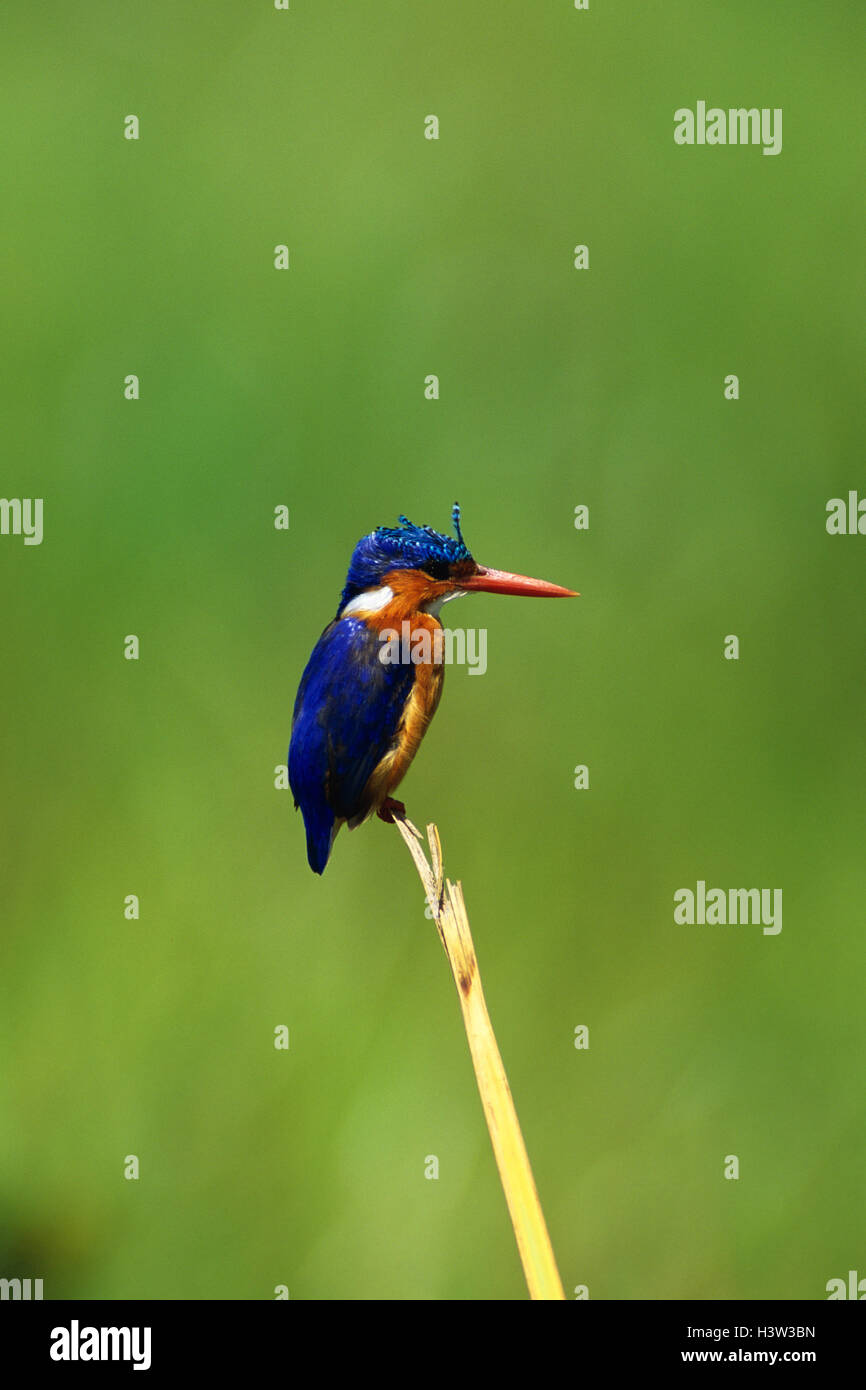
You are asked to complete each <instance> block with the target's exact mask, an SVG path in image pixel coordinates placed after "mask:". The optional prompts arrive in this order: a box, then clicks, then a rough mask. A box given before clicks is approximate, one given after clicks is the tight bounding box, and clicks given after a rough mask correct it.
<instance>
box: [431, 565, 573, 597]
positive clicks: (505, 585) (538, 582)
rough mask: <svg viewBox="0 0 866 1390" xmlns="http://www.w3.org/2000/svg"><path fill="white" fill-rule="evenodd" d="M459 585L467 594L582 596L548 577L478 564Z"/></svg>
mask: <svg viewBox="0 0 866 1390" xmlns="http://www.w3.org/2000/svg"><path fill="white" fill-rule="evenodd" d="M457 586H458V588H460V589H463V590H464V592H466V593H467V594H470V593H473V592H474V593H485V594H521V595H523V597H524V598H580V594H578V593H576V592H575V591H574V589H563V588H561V587H560V585H559V584H548V582H547V580H546V579H530V578H529V576H528V575H526V574H509V573H508V572H507V570H489V569H485V568H484V566H483V565H479V566H478V571H477V573H476V574H471V575H470V576H469V578H468V579H459V580H458V581H457Z"/></svg>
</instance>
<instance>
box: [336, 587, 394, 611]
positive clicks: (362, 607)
mask: <svg viewBox="0 0 866 1390" xmlns="http://www.w3.org/2000/svg"><path fill="white" fill-rule="evenodd" d="M393 597H394V590H393V589H391V588H389V586H388V585H387V584H385V585H384V586H383V587H382V588H381V589H365V590H364V592H363V593H362V594H358V595H356V597H355V598H353V599H350V600H349V602H348V603H347V604H346V606H345V608H343V609H341V611H340V617H341V618H348V617H349V616H350V614H352V613H379V612H381V610H382V609H383V608H387V607H388V604H389V603H390V602H391V600H392V598H393Z"/></svg>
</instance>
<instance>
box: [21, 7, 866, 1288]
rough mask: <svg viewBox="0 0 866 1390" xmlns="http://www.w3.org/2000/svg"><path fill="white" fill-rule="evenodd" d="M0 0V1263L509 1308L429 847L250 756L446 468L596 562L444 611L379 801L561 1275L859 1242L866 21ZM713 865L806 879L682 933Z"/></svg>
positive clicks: (270, 753) (775, 1284) (287, 715)
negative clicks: (438, 679)
mask: <svg viewBox="0 0 866 1390" xmlns="http://www.w3.org/2000/svg"><path fill="white" fill-rule="evenodd" d="M3 30H4V33H3V42H2V56H0V120H2V127H3V130H4V150H3V155H2V161H3V165H4V186H5V188H6V197H5V199H4V212H3V224H4V237H3V240H4V257H3V259H4V275H3V279H4V293H3V299H4V311H3V324H4V331H3V334H2V338H0V353H2V363H0V382H2V395H3V435H4V450H3V452H4V459H3V468H2V487H0V492H2V494H3V495H4V496H6V497H13V496H17V497H28V496H29V497H43V498H44V499H45V537H44V542H43V544H42V545H41V546H40V547H25V546H23V544H22V539H21V538H20V537H13V536H3V537H0V571H2V594H3V620H2V621H3V629H2V631H3V644H2V645H3V651H2V677H0V679H2V698H3V717H2V725H0V738H2V769H3V774H2V775H3V794H2V811H0V813H2V818H3V846H4V849H3V861H4V873H3V888H2V919H3V927H2V939H3V967H2V978H0V1006H2V1007H0V1027H2V1035H0V1044H2V1057H3V1065H2V1072H0V1175H2V1178H0V1232H2V1234H0V1275H3V1276H7V1277H9V1276H15V1275H17V1276H22V1277H28V1276H29V1277H42V1278H44V1280H45V1296H46V1297H48V1298H53V1297H84V1298H96V1297H107V1298H121V1299H122V1298H132V1297H146V1298H208V1299H210V1298H248V1299H268V1298H272V1297H273V1291H274V1288H275V1286H276V1285H278V1284H285V1285H287V1286H288V1288H289V1291H290V1294H291V1297H292V1298H328V1299H330V1298H352V1299H355V1298H388V1299H391V1298H424V1299H442V1298H521V1297H524V1296H525V1286H524V1283H523V1280H522V1275H521V1271H520V1266H519V1263H518V1259H517V1255H516V1250H515V1247H514V1242H513V1237H512V1234H511V1230H510V1226H509V1222H508V1217H507V1212H506V1208H505V1204H504V1200H503V1196H502V1192H501V1189H500V1187H499V1183H498V1178H497V1174H496V1169H495V1166H494V1163H493V1158H492V1154H491V1151H490V1145H489V1141H488V1137H487V1133H486V1130H485V1127H484V1122H483V1118H482V1113H481V1108H480V1105H479V1101H478V1096H477V1092H476V1089H475V1083H474V1078H473V1075H472V1071H471V1067H470V1063H469V1059H468V1052H467V1049H466V1044H465V1038H464V1036H463V1031H462V1027H461V1023H460V1017H459V1010H458V1006H457V1001H456V996H455V993H454V989H453V985H452V982H451V979H450V974H449V972H448V969H447V965H446V962H445V960H444V957H443V955H442V951H441V947H440V945H439V942H438V940H437V937H436V933H435V930H434V927H433V925H432V923H430V922H429V921H428V920H426V919H425V916H424V903H423V898H422V895H421V891H420V887H419V884H418V881H417V878H416V876H415V873H414V870H413V869H412V866H411V864H410V861H409V858H408V855H407V853H406V850H405V848H404V846H403V844H402V843H401V842H400V840H399V837H398V835H397V833H396V830H394V829H392V828H389V827H386V826H384V825H382V824H381V823H379V822H378V821H374V822H372V823H371V824H368V825H366V826H365V827H363V828H362V829H360V830H358V831H357V832H355V833H353V834H352V835H348V834H347V833H346V832H345V831H344V832H343V833H342V834H341V835H340V837H339V838H338V840H337V842H336V845H335V849H334V853H333V856H332V859H331V862H330V864H329V866H328V869H327V872H326V874H325V875H324V877H323V878H322V879H319V878H316V877H315V876H314V875H313V874H312V873H311V872H310V871H309V869H308V868H307V865H306V861H305V854H304V837H303V830H302V825H301V822H300V816H299V815H295V813H294V812H293V810H292V805H291V797H290V794H289V793H288V792H287V791H278V790H276V789H275V787H274V769H275V767H276V766H277V765H278V764H280V763H283V762H285V757H286V747H287V743H288V737H289V730H290V723H291V710H292V704H293V700H294V695H295V691H296V688H297V684H298V680H299V678H300V675H301V671H302V669H303V666H304V664H305V662H306V660H307V657H308V655H309V652H310V650H311V648H312V646H313V644H314V642H315V640H316V638H317V637H318V635H319V633H320V631H321V629H322V628H323V627H324V626H325V624H326V623H327V621H328V620H329V619H330V618H331V617H332V616H333V612H334V609H335V606H336V602H337V598H338V596H339V593H340V589H341V587H342V584H343V580H344V576H345V570H346V567H347V564H348V559H349V555H350V552H351V549H352V546H353V545H354V543H355V541H356V540H357V539H358V537H359V536H360V535H362V534H363V533H365V532H366V531H369V530H370V529H371V528H372V527H373V526H375V525H381V524H393V523H394V521H395V520H396V517H397V515H398V513H400V512H406V513H407V514H408V515H409V516H410V517H412V519H413V520H416V521H419V522H429V523H431V524H433V525H434V526H436V527H437V528H439V529H447V526H448V518H449V509H450V506H451V503H452V501H453V500H454V499H455V498H458V499H459V501H460V502H461V504H462V507H463V517H464V532H465V535H466V539H467V541H468V543H469V545H470V546H471V547H472V549H473V551H474V553H475V555H476V556H477V558H478V559H479V560H480V561H481V562H482V563H486V564H488V565H494V566H498V567H500V568H505V569H513V570H519V571H524V572H526V573H529V574H536V575H540V576H542V577H544V578H547V579H551V580H553V581H555V582H558V583H561V584H565V585H568V586H570V587H573V588H577V589H580V591H581V594H582V597H581V598H580V599H579V600H574V601H573V602H569V603H568V604H559V603H549V604H545V603H540V602H534V601H519V600H517V599H510V598H501V597H493V596H477V597H472V598H466V599H464V600H462V601H461V602H460V603H459V604H455V605H454V607H453V608H451V609H448V610H446V616H447V618H448V619H449V621H450V622H451V623H452V624H458V623H460V624H468V625H471V626H475V627H478V626H483V627H486V628H487V631H488V662H489V669H488V671H487V674H486V675H485V676H484V677H483V678H476V677H470V676H469V675H468V673H467V671H466V669H465V668H454V669H453V670H451V671H450V672H449V674H448V677H447V679H446V688H445V693H444V697H443V701H442V705H441V707H440V710H439V713H438V715H437V717H436V719H435V721H434V724H433V726H432V728H431V731H430V733H429V734H428V737H427V739H426V741H425V744H424V746H423V748H422V750H421V753H420V754H419V757H418V759H417V761H416V763H415V765H414V766H413V768H412V770H411V772H410V773H409V776H408V777H407V779H406V781H405V782H404V783H403V787H402V790H401V793H400V794H401V796H403V797H404V799H405V800H406V803H407V808H408V812H409V814H410V815H411V816H412V817H413V818H414V819H415V820H416V821H417V822H420V823H423V822H425V821H426V820H433V819H435V820H436V821H437V823H438V824H439V826H440V830H441V834H442V837H443V841H444V847H445V858H446V869H447V871H448V872H449V873H450V875H451V876H452V877H454V878H457V877H459V878H460V879H461V880H462V881H463V884H464V887H465V892H466V898H467V903H468V907H469V913H470V919H471V922H472V926H473V931H474V935H475V940H476V946H477V949H478V953H479V958H480V963H481V969H482V975H483V979H484V985H485V990H486V994H487V999H488V1004H489V1007H490V1011H491V1015H492V1018H493V1022H494V1026H495V1027H496V1031H497V1036H498V1040H499V1044H500V1048H501V1050H502V1053H503V1058H504V1061H505V1065H506V1068H507V1069H508V1073H509V1077H510V1081H511V1085H512V1090H513V1092H514V1096H515V1099H516V1103H517V1108H518V1112H519V1114H520V1117H521V1122H522V1125H523V1129H524V1134H525V1137H526V1141H527V1145H528V1148H529V1152H530V1155H531V1158H532V1161H533V1166H534V1170H535V1176H536V1180H537V1183H538V1187H539V1190H540V1194H541V1198H542V1202H543V1205H544V1208H545V1212H546V1216H547V1220H548V1225H549V1228H550V1232H551V1237H552V1240H553V1244H554V1247H555V1250H556V1254H557V1258H558V1262H559V1265H560V1269H561V1272H562V1277H563V1282H564V1284H565V1287H566V1292H567V1296H569V1295H570V1294H571V1293H572V1292H573V1290H574V1287H575V1285H578V1284H586V1285H588V1287H589V1292H590V1296H591V1297H592V1298H608V1299H633V1298H662V1299H677V1298H699V1299H709V1298H723V1299H727V1298H747V1299H761V1298H769V1297H781V1298H810V1299H811V1298H823V1297H826V1294H825V1285H826V1283H827V1281H828V1280H829V1279H831V1278H834V1277H837V1276H842V1277H845V1276H846V1275H847V1271H848V1270H849V1269H850V1268H857V1269H859V1270H860V1273H861V1274H866V1247H864V1242H863V1225H862V1175H863V1160H864V1130H863V1090H864V1087H863V1056H864V1030H866V1025H864V1016H863V969H864V963H866V962H864V946H863V937H864V932H863V927H864V921H863V903H864V895H866V867H864V857H863V788H864V778H866V756H864V742H863V691H864V676H866V655H864V640H863V562H864V550H866V539H864V538H863V537H850V536H848V537H830V536H828V534H827V532H826V530H825V507H826V503H827V501H828V500H829V499H830V498H831V497H837V496H842V497H845V496H847V493H848V490H849V489H852V488H854V489H856V488H858V487H859V488H860V489H861V490H863V491H866V476H864V473H863V468H862V452H861V435H862V415H861V413H860V408H859V404H858V401H857V391H858V387H859V382H860V370H861V366H862V361H863V342H862V336H863V334H862V323H863V315H862V280H861V281H859V282H858V273H859V261H860V251H861V246H862V219H863V204H862V196H861V186H860V184H861V177H862V165H863V148H862V143H863V142H862V138H861V125H862V123H861V122H859V120H855V117H854V112H855V111H856V110H857V109H859V92H860V90H861V84H862V73H861V72H859V71H858V66H859V60H858V52H859V51H862V40H863V32H862V7H861V6H860V5H859V4H855V3H850V4H849V3H832V4H825V5H816V4H813V3H804V2H803V0H801V3H794V4H786V5H784V6H782V5H779V4H777V3H773V2H771V0H763V2H762V3H755V0H739V2H738V3H730V4H727V5H725V6H724V7H720V6H718V5H717V4H696V3H685V0H678V3H670V4H665V5H659V4H634V3H632V4H629V5H627V6H624V5H616V4H613V3H603V0H592V4H591V8H590V10H589V11H588V12H585V13H583V12H578V11H576V10H574V9H573V7H571V5H570V4H569V3H568V0H560V2H559V3H541V4H534V5H527V4H526V3H524V0H505V2H504V3H498V4H496V5H481V4H478V3H474V4H469V5H467V4H466V3H465V0H446V2H445V3H439V4H437V5H435V6H433V5H428V4H419V3H414V4H407V3H406V0H390V3H375V4H370V5H364V6H361V5H355V4H348V3H342V4H337V3H327V0H315V3H313V0H309V2H308V3H305V0H292V8H291V10H290V11H288V12H287V13H284V12H277V11H275V10H274V9H273V7H272V5H271V4H270V3H269V2H268V0H260V3H243V4H242V3H227V2H226V0H211V2H210V3H208V4H201V3H199V4H177V3H173V2H172V0H158V2H157V3H155V2H153V0H151V2H150V3H148V4H146V5H138V6H118V5H116V4H113V3H108V0H106V2H105V3H87V4H84V5H81V6H76V7H72V6H51V5H49V6H44V5H33V4H25V3H22V2H21V0H19V3H7V4H6V5H4V9H3ZM699 99H702V100H706V101H707V102H708V104H710V105H713V104H718V105H721V106H723V107H727V106H739V105H745V106H757V107H781V108H783V111H784V127H783V149H782V153H781V154H780V155H778V156H777V157H775V158H772V157H765V156H763V155H762V154H761V151H760V149H759V148H751V147H746V148H732V147H726V148H697V147H695V148H680V147H678V146H676V145H675V144H674V141H673V113H674V110H675V109H676V108H677V107H680V106H691V107H692V108H694V106H695V104H696V102H697V101H698V100H699ZM130 113H135V114H137V115H138V116H139V119H140V122H141V134H140V139H139V140H138V142H133V141H128V140H126V139H124V138H123V120H124V117H125V116H126V115H127V114H130ZM428 114H436V115H437V116H438V117H439V120H440V123H441V130H440V139H439V140H438V142H432V141H428V140H425V139H424V136H423V130H424V118H425V116H427V115H428ZM283 242H284V243H286V244H287V245H288V246H289V247H290V253H291V268H290V269H289V270H288V271H287V272H277V271H276V270H275V269H274V267H273V254H274V250H273V249H274V247H275V245H277V244H278V243H283ZM577 243H585V244H587V245H588V246H589V248H590V268H589V270H587V271H583V272H578V271H576V270H575V269H574V268H573V265H572V260H573V247H574V246H575V245H576V244H577ZM732 372H733V373H736V374H737V375H738V376H739V378H740V399H739V400H738V401H726V400H725V399H724V395H723V385H724V378H725V376H726V375H727V374H728V373H732ZM128 373H136V374H138V375H139V376H140V381H141V399H140V400H139V401H137V402H130V401H127V400H125V399H124V396H123V382H124V378H125V376H126V375H127V374H128ZM428 373H436V374H438V375H439V377H440V382H441V398H440V399H439V400H438V401H427V400H425V398H424V390H423V386H424V378H425V376H427V374H428ZM581 503H583V504H586V505H588V506H589V508H590V526H589V529H588V530H587V531H577V530H575V528H574V524H573V516H574V508H575V506H576V505H578V504H581ZM279 504H285V505H287V506H288V507H289V508H290V513H291V525H290V529H289V530H288V531H277V530H275V529H274V526H273V514H274V507H275V506H277V505H279ZM129 633H135V634H137V635H138V636H139V638H140V642H141V658H140V660H139V661H138V662H130V661H126V660H124V659H123V639H124V637H125V636H126V634H129ZM727 634H736V635H737V636H738V637H739V640H740V659H739V660H738V661H729V660H725V659H724V658H723V643H724V638H725V636H726V635H727ZM578 763H585V764H587V765H588V767H589V770H590V787H589V789H588V790H585V791H576V790H575V789H574V787H573V769H574V767H575V766H576V765H577V764H578ZM698 879H704V880H706V881H707V883H708V884H709V885H714V886H722V887H725V888H728V887H738V886H743V887H746V886H748V887H752V886H756V887H765V888H771V889H772V888H782V889H783V895H784V926H783V930H782V932H781V934H780V935H778V936H775V937H770V936H764V935H763V934H762V932H761V930H760V927H757V926H744V927H733V928H722V927H697V926H693V927H688V926H677V925H676V924H675V923H674V921H673V893H674V891H675V890H676V889H677V888H680V887H684V886H691V887H692V888H694V886H695V883H696V881H697V880H698ZM129 893H136V894H138V895H140V900H141V918H140V920H139V921H137V922H136V921H133V922H130V921H127V920H125V917H124V910H123V908H124V898H125V896H126V895H127V894H129ZM278 1024H286V1025H287V1026H288V1027H289V1029H290V1037H291V1046H290V1049H289V1051H288V1052H280V1051H276V1050H275V1049H274V1047H273V1030H274V1027H275V1026H276V1025H278ZM578 1024H586V1025H587V1026H588V1028H589V1030H590V1047H589V1049H588V1050H586V1051H577V1050H576V1049H575V1047H574V1045H573V1034H574V1028H575V1026H576V1025H578ZM130 1153H134V1154H137V1155H138V1157H139V1160H140V1164H141V1176H140V1180H139V1181H138V1182H129V1181H125V1180H124V1176H123V1165H124V1158H125V1156H126V1155H127V1154H130ZM430 1154H435V1155H436V1156H437V1157H438V1160H439V1165H440V1173H439V1179H438V1181H428V1180H427V1179H425V1176H424V1168H425V1158H426V1156H427V1155H430ZM727 1154H736V1155H737V1156H738V1157H739V1160H740V1178H739V1180H738V1181H726V1180H725V1179H724V1177H723V1165H724V1159H725V1155H727Z"/></svg>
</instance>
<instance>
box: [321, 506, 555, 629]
mask: <svg viewBox="0 0 866 1390" xmlns="http://www.w3.org/2000/svg"><path fill="white" fill-rule="evenodd" d="M398 520H399V525H397V526H379V527H377V528H376V530H375V531H371V532H370V534H369V535H368V536H363V537H362V538H361V540H359V541H358V544H357V545H356V546H355V549H354V551H353V553H352V560H351V563H350V565H349V573H348V575H347V576H346V585H345V588H344V589H343V594H342V597H341V599H340V606H339V608H338V610H337V612H338V615H341V614H342V615H345V614H346V612H347V610H348V612H350V613H351V612H356V611H367V610H369V609H370V608H371V607H378V606H383V605H384V603H385V602H386V601H387V596H388V591H389V590H390V591H391V592H392V593H398V592H400V591H406V590H411V592H412V596H413V598H414V599H415V602H416V606H417V607H418V608H422V607H423V608H425V609H426V610H427V611H429V612H433V613H436V612H437V611H438V609H439V607H440V605H441V604H443V603H445V602H447V600H448V599H451V598H457V597H458V596H459V595H461V594H468V593H475V592H483V593H490V594H516V595H523V596H525V597H528V598H576V597H578V596H577V594H576V593H575V591H574V590H573V589H563V588H561V587H560V586H559V585H558V584H548V583H547V581H546V580H544V579H530V578H529V576H528V575H525V574H509V573H508V572H507V571H505V570H494V569H488V568H486V567H485V566H484V565H479V564H478V563H477V562H476V561H475V559H474V558H473V556H472V555H471V553H470V551H469V548H468V546H467V545H466V543H465V541H464V540H463V536H462V534H461V531H460V507H459V506H458V504H457V503H456V502H455V503H454V506H453V507H452V509H451V520H452V522H453V524H454V531H455V536H454V537H452V536H445V535H443V534H442V533H441V532H440V531H434V530H433V528H432V526H415V525H413V523H412V522H411V521H409V520H408V518H407V517H405V516H401V517H399V518H398Z"/></svg>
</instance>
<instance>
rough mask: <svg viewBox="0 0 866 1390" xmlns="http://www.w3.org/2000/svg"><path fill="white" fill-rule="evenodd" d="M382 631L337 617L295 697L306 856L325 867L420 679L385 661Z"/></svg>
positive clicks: (294, 772)
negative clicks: (338, 825)
mask: <svg viewBox="0 0 866 1390" xmlns="http://www.w3.org/2000/svg"><path fill="white" fill-rule="evenodd" d="M380 651H381V646H380V643H379V638H378V632H377V631H376V630H373V629H370V628H368V627H367V625H366V623H364V622H363V621H362V620H361V619H360V618H351V617H350V618H337V619H335V620H334V621H333V622H332V623H330V624H329V626H328V627H326V628H325V631H324V632H323V633H322V636H321V637H320V638H319V641H318V642H317V643H316V646H315V648H314V650H313V654H312V656H311V657H310V660H309V661H308V662H307V667H306V670H305V671H304V674H303V676H302V677H301V684H300V688H299V690H298V695H297V699H296V700H295V712H294V716H293V719H292V739H291V746H290V748H289V784H290V786H291V788H292V793H293V795H294V798H295V805H296V806H300V808H301V812H302V814H303V817H304V825H305V827H306V831H307V858H308V859H309V861H310V868H311V869H313V870H314V871H315V872H316V873H317V874H320V873H322V872H323V871H324V868H325V865H326V864H327V862H328V856H329V855H330V852H331V844H332V842H333V838H334V833H335V825H336V822H337V821H338V820H340V821H343V820H351V819H352V818H353V817H355V816H359V815H363V814H364V813H365V812H366V811H367V809H368V808H367V807H366V806H365V805H364V802H363V792H364V788H365V786H366V785H367V782H368V780H369V778H370V774H371V773H372V771H373V769H374V768H375V767H376V765H377V764H378V763H379V762H380V761H381V759H382V758H383V757H384V755H385V754H386V753H387V751H388V749H389V748H390V747H391V745H392V743H393V740H394V736H395V734H396V732H397V728H398V726H399V723H400V717H401V715H402V713H403V707H404V705H405V703H406V700H407V699H408V697H409V693H410V691H411V689H412V685H413V681H414V678H415V668H414V667H413V666H412V665H411V664H405V665H404V664H400V663H388V664H383V663H382V662H381V661H380V660H379V653H380Z"/></svg>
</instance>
